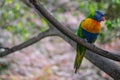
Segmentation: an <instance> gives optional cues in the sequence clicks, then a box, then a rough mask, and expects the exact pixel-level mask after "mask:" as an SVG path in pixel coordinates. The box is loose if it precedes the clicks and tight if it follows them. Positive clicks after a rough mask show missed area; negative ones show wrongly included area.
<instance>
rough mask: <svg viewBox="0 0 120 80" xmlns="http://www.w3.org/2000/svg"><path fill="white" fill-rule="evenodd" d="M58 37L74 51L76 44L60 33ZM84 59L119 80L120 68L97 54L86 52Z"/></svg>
mask: <svg viewBox="0 0 120 80" xmlns="http://www.w3.org/2000/svg"><path fill="white" fill-rule="evenodd" d="M59 36H60V37H62V38H63V39H64V40H66V41H67V42H68V43H69V44H70V45H71V46H72V47H74V48H75V49H76V42H74V41H73V40H71V39H70V38H69V37H67V36H65V35H64V34H62V33H59ZM85 58H87V59H88V60H89V61H91V62H92V63H93V64H94V65H96V66H97V67H98V68H99V69H101V70H102V71H104V72H105V73H107V74H108V75H110V76H111V77H112V78H114V79H115V80H120V66H118V65H116V64H115V63H114V62H113V61H111V60H109V59H107V58H104V57H102V56H99V55H98V54H93V52H91V51H89V50H87V52H86V54H85Z"/></svg>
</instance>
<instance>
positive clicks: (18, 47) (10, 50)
mask: <svg viewBox="0 0 120 80" xmlns="http://www.w3.org/2000/svg"><path fill="white" fill-rule="evenodd" d="M55 35H57V34H56V32H55V30H54V29H52V28H51V29H48V30H46V31H45V32H42V33H39V34H38V35H37V36H35V37H33V38H31V39H29V40H27V41H25V42H23V43H21V44H19V45H16V46H14V47H12V48H8V49H7V50H5V51H3V52H0V57H3V56H6V55H8V54H10V53H13V52H15V51H18V50H21V49H23V48H26V47H28V46H30V45H32V44H34V43H36V42H38V41H39V40H41V39H43V38H44V37H47V36H55Z"/></svg>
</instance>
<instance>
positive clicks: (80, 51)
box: [74, 44, 86, 73]
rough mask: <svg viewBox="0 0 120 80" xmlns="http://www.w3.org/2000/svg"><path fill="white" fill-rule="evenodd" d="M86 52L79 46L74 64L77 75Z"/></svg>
mask: <svg viewBox="0 0 120 80" xmlns="http://www.w3.org/2000/svg"><path fill="white" fill-rule="evenodd" d="M85 51H86V49H85V47H83V46H81V45H79V44H77V50H76V52H77V54H76V58H75V62H74V68H75V73H77V69H79V67H80V65H81V62H82V59H83V56H84V54H85Z"/></svg>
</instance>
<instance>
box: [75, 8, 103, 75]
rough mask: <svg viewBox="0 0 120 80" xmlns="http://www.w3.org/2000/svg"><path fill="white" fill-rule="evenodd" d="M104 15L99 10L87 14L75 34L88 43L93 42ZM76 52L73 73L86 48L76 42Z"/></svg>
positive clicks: (79, 63) (77, 67) (78, 65)
mask: <svg viewBox="0 0 120 80" xmlns="http://www.w3.org/2000/svg"><path fill="white" fill-rule="evenodd" d="M104 16H105V15H104V14H103V13H102V12H101V11H99V10H97V11H95V12H94V13H91V14H89V15H88V17H87V18H86V19H85V20H83V21H82V22H81V24H80V25H79V28H78V30H77V36H79V37H80V38H83V39H85V40H87V42H89V43H94V42H95V41H96V39H97V36H98V34H99V32H100V29H101V25H100V22H101V21H104V20H105V17H104ZM76 52H77V54H76V59H75V63H74V68H75V73H76V72H77V70H78V69H79V67H80V65H81V62H82V59H83V56H84V54H85V52H86V48H85V47H83V46H81V45H79V44H77V49H76Z"/></svg>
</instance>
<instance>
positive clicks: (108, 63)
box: [0, 27, 120, 80]
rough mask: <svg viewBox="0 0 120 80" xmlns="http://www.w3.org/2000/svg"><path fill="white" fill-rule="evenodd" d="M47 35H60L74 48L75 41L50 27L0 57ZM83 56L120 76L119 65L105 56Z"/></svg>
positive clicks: (118, 78) (108, 71)
mask: <svg viewBox="0 0 120 80" xmlns="http://www.w3.org/2000/svg"><path fill="white" fill-rule="evenodd" d="M48 36H60V37H62V38H63V39H64V40H66V41H67V42H68V43H69V44H71V46H73V47H74V48H76V42H75V41H74V40H72V39H71V38H70V37H68V36H66V35H65V34H63V33H61V32H60V31H59V30H58V29H56V28H55V27H50V29H48V30H46V31H45V32H43V33H39V34H38V35H37V36H35V37H33V38H31V39H29V40H28V41H26V42H23V43H21V44H19V45H16V46H14V47H12V48H10V49H7V50H5V51H3V52H1V53H0V57H2V56H5V55H8V54H10V53H13V52H15V51H18V50H21V49H23V48H25V47H28V46H30V45H32V44H34V43H36V42H38V41H39V40H41V39H43V38H44V37H48ZM85 57H86V58H87V59H88V60H90V61H91V62H92V63H93V64H95V65H96V66H97V67H99V68H100V69H101V70H103V71H104V72H106V73H107V74H109V75H110V76H111V77H112V78H114V79H115V80H120V76H119V75H120V67H119V66H118V65H116V64H115V63H114V62H113V61H111V60H109V59H107V58H104V57H102V56H99V55H97V54H93V52H91V51H87V53H86V54H85Z"/></svg>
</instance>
